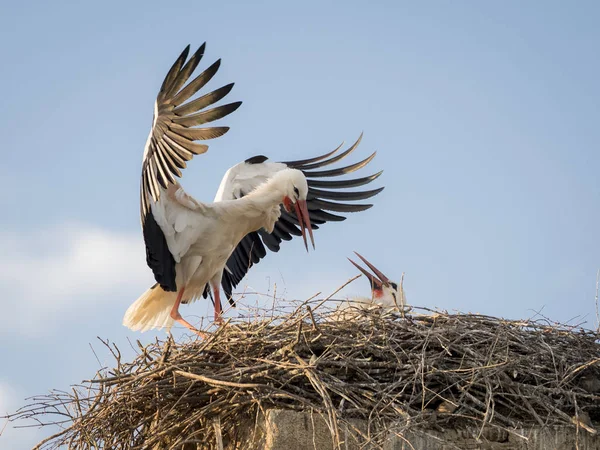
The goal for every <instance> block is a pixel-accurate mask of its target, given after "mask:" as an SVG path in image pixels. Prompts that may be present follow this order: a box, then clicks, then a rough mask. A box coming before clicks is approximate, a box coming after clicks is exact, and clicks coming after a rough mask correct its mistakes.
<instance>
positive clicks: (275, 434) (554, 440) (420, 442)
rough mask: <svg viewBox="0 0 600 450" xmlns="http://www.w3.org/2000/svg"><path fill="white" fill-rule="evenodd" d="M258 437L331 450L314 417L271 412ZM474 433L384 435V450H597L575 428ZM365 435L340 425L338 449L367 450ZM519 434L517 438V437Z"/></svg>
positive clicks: (270, 448) (593, 440)
mask: <svg viewBox="0 0 600 450" xmlns="http://www.w3.org/2000/svg"><path fill="white" fill-rule="evenodd" d="M258 426H259V428H261V432H260V433H259V434H260V435H261V436H262V437H261V439H260V442H259V443H258V446H256V444H255V445H254V446H252V447H254V448H260V449H264V450H322V449H327V450H328V449H333V448H334V447H333V440H332V438H331V433H330V431H329V428H328V426H327V421H326V420H324V419H323V418H322V417H321V416H320V415H319V414H310V413H304V412H295V411H286V410H270V411H267V413H266V417H265V419H264V421H263V422H262V423H261V424H259V425H258ZM479 431H480V430H478V429H474V430H470V431H466V430H458V431H456V430H451V431H446V432H444V433H442V432H436V431H427V432H411V433H407V434H406V435H405V436H403V437H399V436H396V435H394V434H393V433H388V436H387V437H386V439H385V447H384V450H408V449H414V450H437V449H440V450H451V449H481V450H484V449H485V450H500V449H502V450H508V449H510V450H579V449H580V450H600V437H599V436H598V435H597V434H596V435H593V434H591V433H589V432H587V431H585V430H580V431H579V433H577V430H576V429H575V428H574V427H564V428H563V427H559V428H545V429H540V428H532V429H521V430H515V432H514V434H513V433H508V432H506V431H502V430H495V429H493V428H490V429H486V430H485V432H484V433H482V435H481V436H478V434H479ZM360 434H362V435H363V436H366V435H367V434H368V431H367V427H366V423H365V422H364V421H360V420H357V421H355V422H352V424H351V426H350V427H348V426H343V425H342V426H340V431H339V435H340V438H341V440H343V441H344V443H343V444H342V447H341V448H342V449H343V450H358V449H362V450H366V449H368V448H374V447H361V446H360V445H359V442H363V443H364V442H365V440H364V438H359V439H357V436H359V435H360ZM519 435H520V436H519Z"/></svg>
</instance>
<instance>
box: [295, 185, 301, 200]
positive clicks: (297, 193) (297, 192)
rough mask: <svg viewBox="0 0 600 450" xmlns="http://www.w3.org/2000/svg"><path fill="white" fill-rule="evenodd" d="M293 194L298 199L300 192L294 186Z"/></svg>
mask: <svg viewBox="0 0 600 450" xmlns="http://www.w3.org/2000/svg"><path fill="white" fill-rule="evenodd" d="M294 194H296V197H298V198H300V191H299V190H298V188H297V187H295V186H294Z"/></svg>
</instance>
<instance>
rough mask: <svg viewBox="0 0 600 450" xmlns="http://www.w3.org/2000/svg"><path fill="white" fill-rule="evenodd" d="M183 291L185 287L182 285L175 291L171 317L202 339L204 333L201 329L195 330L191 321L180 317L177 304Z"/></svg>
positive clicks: (179, 302)
mask: <svg viewBox="0 0 600 450" xmlns="http://www.w3.org/2000/svg"><path fill="white" fill-rule="evenodd" d="M184 291H185V288H184V287H183V288H181V289H180V291H179V292H178V293H177V300H175V304H174V305H173V309H171V318H172V319H173V320H176V321H177V322H179V323H180V324H181V325H183V326H184V327H186V328H187V329H189V330H191V331H193V332H194V333H196V334H197V335H198V336H200V337H201V338H203V339H204V338H206V333H203V332H202V331H200V330H197V329H196V328H195V327H194V326H193V325H192V324H191V323H189V322H188V321H187V320H185V319H184V318H183V317H181V314H179V305H180V304H181V299H182V298H183V292H184Z"/></svg>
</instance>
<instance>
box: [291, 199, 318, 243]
mask: <svg viewBox="0 0 600 450" xmlns="http://www.w3.org/2000/svg"><path fill="white" fill-rule="evenodd" d="M294 207H295V208H296V217H297V218H298V223H299V224H300V231H301V232H302V239H304V247H306V251H308V242H307V241H306V233H305V231H304V228H306V229H307V230H308V234H309V236H310V242H311V244H312V247H313V249H314V248H315V238H314V237H313V232H312V226H311V224H310V216H309V215H308V207H307V205H306V200H298V201H297V202H296V203H295V204H294Z"/></svg>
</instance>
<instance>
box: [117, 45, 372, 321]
mask: <svg viewBox="0 0 600 450" xmlns="http://www.w3.org/2000/svg"><path fill="white" fill-rule="evenodd" d="M204 48H205V45H202V46H201V47H200V48H199V49H198V51H196V52H195V53H194V54H193V55H192V56H191V58H190V59H189V60H188V61H187V62H186V60H187V56H188V52H189V46H188V47H186V49H185V50H184V51H183V53H182V54H181V55H180V57H179V58H178V59H177V61H176V62H175V63H174V64H173V66H172V67H171V69H170V70H169V72H168V74H167V76H166V78H165V80H164V82H163V84H162V87H161V89H160V92H159V95H158V97H157V100H156V104H155V111H154V120H153V126H152V129H151V131H150V135H149V137H148V141H147V143H146V148H145V150H144V157H143V163H142V182H141V215H142V229H143V235H144V241H145V244H146V260H147V263H148V265H149V267H150V268H151V269H152V271H153V273H154V277H155V279H156V281H157V283H156V284H155V285H154V286H153V287H151V288H150V289H148V290H147V291H146V292H145V293H144V294H142V296H141V297H140V298H139V299H138V300H136V302H134V303H133V304H132V305H131V306H130V307H129V309H128V310H127V312H126V313H125V317H124V319H123V324H124V325H126V326H127V327H129V328H131V329H133V330H141V331H145V330H148V329H151V328H162V327H165V328H170V327H171V326H172V324H173V321H178V322H179V323H181V324H182V325H184V326H186V327H187V328H189V329H191V330H193V331H195V332H198V331H197V330H196V329H195V328H194V327H193V326H192V325H191V324H189V323H188V322H187V321H186V320H184V319H183V318H182V317H181V315H180V313H179V305H180V304H181V303H189V302H191V301H193V300H195V299H197V298H199V297H200V296H201V295H202V294H203V293H204V294H205V296H206V295H207V294H208V293H209V286H210V287H212V291H213V293H214V302H215V320H217V321H218V320H220V314H221V303H220V295H219V283H220V282H221V281H222V282H223V285H224V286H228V287H229V289H225V292H226V293H227V295H228V298H231V295H230V292H231V286H235V285H236V284H237V283H238V282H239V281H240V280H241V278H242V277H243V276H244V274H245V273H246V271H247V270H248V268H249V267H250V266H251V265H252V263H256V262H258V260H260V258H262V257H264V256H265V253H266V252H265V250H264V246H263V245H262V243H263V242H264V243H265V245H266V246H267V247H268V248H270V249H272V250H275V251H277V250H278V248H279V243H280V242H281V240H288V239H291V235H299V236H300V235H301V236H303V238H304V242H305V246H306V247H307V249H308V245H307V240H306V233H305V229H306V230H307V232H308V235H309V236H310V239H311V242H312V245H313V247H314V239H313V235H312V223H315V224H319V223H324V222H325V221H328V220H343V219H344V217H342V216H337V215H334V214H330V213H327V212H326V211H325V209H331V208H338V209H333V210H334V211H344V210H345V209H343V208H348V209H346V210H348V211H353V210H361V209H366V208H368V207H370V206H371V205H347V204H344V203H339V204H338V203H333V202H327V201H326V200H323V198H344V196H347V197H346V198H348V199H349V200H354V199H358V198H367V197H368V196H372V195H375V194H376V193H377V192H379V191H380V190H381V189H378V190H374V191H367V192H359V193H338V192H335V191H327V190H323V191H322V192H321V190H320V189H318V187H329V188H331V189H339V188H344V187H352V186H359V185H361V184H365V183H368V182H370V181H372V180H373V179H375V178H377V177H378V176H379V174H375V175H372V176H371V177H366V178H362V179H357V180H347V181H331V180H327V181H318V180H313V181H312V183H313V186H309V183H310V181H309V182H308V183H307V177H308V178H309V179H310V178H311V177H313V178H314V177H316V178H320V177H329V176H336V175H340V174H343V173H348V172H351V171H353V170H357V169H358V168H360V167H362V166H364V165H366V164H367V163H368V162H369V161H370V160H371V159H372V158H373V157H374V155H371V156H370V157H369V158H367V159H366V160H364V161H361V162H360V163H357V164H354V165H352V166H348V167H345V168H341V169H334V170H329V171H321V172H306V171H307V170H309V169H311V168H315V167H320V166H321V165H326V164H331V163H333V162H335V161H338V160H340V159H341V158H343V157H345V156H346V155H347V154H349V153H350V152H351V151H352V150H354V148H356V145H357V144H358V142H357V143H356V144H355V145H354V146H353V147H351V148H350V149H349V150H347V151H346V152H344V153H342V154H341V155H339V156H337V157H333V158H329V159H327V158H328V157H330V156H331V155H332V154H333V153H335V152H336V151H337V150H338V149H336V150H334V152H331V153H329V154H327V155H323V156H321V157H317V158H312V159H309V160H302V161H291V162H288V163H271V162H268V161H267V158H266V157H264V156H258V157H254V158H250V159H248V160H246V161H245V162H243V163H241V164H238V165H237V166H234V167H232V168H231V169H230V170H228V171H227V173H226V174H225V177H224V178H223V181H222V183H221V186H220V188H219V192H218V193H217V197H216V199H215V201H214V202H213V203H202V202H198V201H196V200H195V199H193V198H192V197H191V196H189V195H188V194H187V193H185V191H184V190H183V189H182V188H181V186H180V185H179V183H177V181H176V180H175V178H174V177H175V176H177V177H180V176H181V171H180V169H182V168H185V165H186V161H189V160H190V159H191V158H192V157H193V155H195V154H200V153H204V152H205V151H206V150H207V148H208V147H207V146H206V145H204V144H198V143H196V142H194V141H196V140H204V139H211V138H215V137H219V136H221V135H223V134H224V133H226V132H227V131H228V128H227V127H210V128H195V126H196V125H201V124H205V123H209V122H212V121H214V120H217V119H221V118H223V117H225V116H227V115H228V114H230V113H231V112H233V111H235V110H236V109H237V108H238V107H239V106H240V104H241V102H235V103H230V104H227V105H223V106H218V107H214V108H211V109H208V110H205V108H207V107H208V106H210V105H213V104H214V103H216V102H217V101H219V100H221V99H222V98H223V97H225V95H227V94H228V93H229V92H230V90H231V88H232V87H233V83H232V84H229V85H227V86H224V87H222V88H220V89H217V90H215V91H213V92H210V93H208V94H205V95H203V96H201V97H199V98H196V99H194V100H190V98H191V97H192V96H194V95H195V93H196V92H198V90H199V89H201V88H202V87H203V86H204V85H205V84H206V83H207V82H208V81H209V80H210V79H211V78H212V77H213V76H214V74H215V73H216V71H217V69H218V67H219V62H220V61H217V62H216V63H214V64H213V65H212V66H210V67H209V68H208V69H206V70H205V71H204V72H202V73H201V74H200V75H198V76H197V77H196V78H195V79H193V80H192V81H190V82H189V83H187V84H186V82H187V81H188V79H189V78H190V76H191V74H192V73H193V72H194V70H195V69H196V67H197V65H198V63H199V62H200V59H201V57H202V55H203V53H204ZM184 85H185V86H184ZM188 100H190V101H188ZM186 101H187V103H184V102H186ZM324 160H325V161H324ZM303 171H305V173H306V175H305V173H303ZM319 182H320V183H324V184H321V185H319V184H318V183H319ZM327 195H330V197H327ZM338 196H341V197H338ZM329 203H331V204H332V206H330V205H329ZM336 205H337V206H336ZM309 207H310V208H311V211H309ZM339 208H342V209H339ZM315 228H316V226H315ZM259 243H260V245H259ZM244 257H247V258H246V261H248V264H247V265H246V266H245V267H244V266H240V264H243V261H244ZM232 258H233V259H232ZM234 262H235V263H236V264H235V265H232V263H234ZM226 264H227V265H228V266H231V267H228V269H227V270H225V267H226ZM242 272H243V273H242ZM224 273H225V274H226V275H225V276H224Z"/></svg>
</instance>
